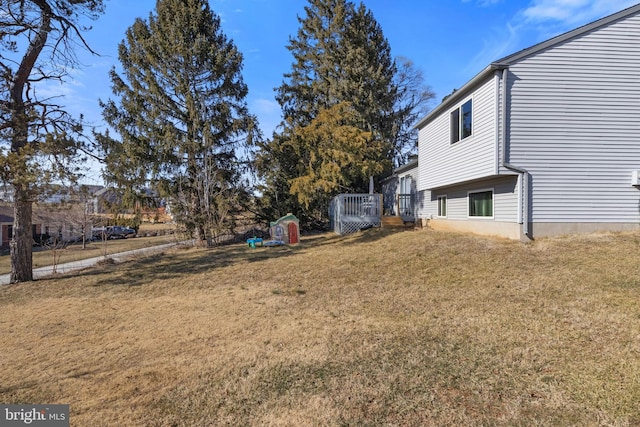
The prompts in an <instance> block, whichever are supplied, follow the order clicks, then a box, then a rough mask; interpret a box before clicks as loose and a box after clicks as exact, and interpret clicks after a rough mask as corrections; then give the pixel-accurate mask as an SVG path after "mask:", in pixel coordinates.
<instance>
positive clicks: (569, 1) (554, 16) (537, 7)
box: [522, 0, 636, 26]
mask: <svg viewBox="0 0 640 427" xmlns="http://www.w3.org/2000/svg"><path fill="white" fill-rule="evenodd" d="M635 3H636V0H626V1H625V0H615V1H611V0H535V1H534V2H533V4H532V5H530V6H529V7H527V8H526V9H524V10H523V11H522V16H523V19H524V20H525V21H526V22H532V23H555V24H561V25H566V26H574V25H576V24H585V23H588V22H591V21H594V20H596V19H599V18H601V17H603V16H607V15H610V14H612V13H615V12H617V11H619V10H622V9H625V8H627V7H630V6H632V5H634V4H635Z"/></svg>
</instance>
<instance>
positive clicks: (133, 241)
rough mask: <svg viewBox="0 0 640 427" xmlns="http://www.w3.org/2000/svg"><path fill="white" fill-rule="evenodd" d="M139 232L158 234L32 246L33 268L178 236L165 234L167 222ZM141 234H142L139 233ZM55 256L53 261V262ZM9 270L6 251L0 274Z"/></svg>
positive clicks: (127, 249)
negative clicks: (83, 244) (57, 245)
mask: <svg viewBox="0 0 640 427" xmlns="http://www.w3.org/2000/svg"><path fill="white" fill-rule="evenodd" d="M140 230H141V233H144V232H147V231H154V232H158V233H159V235H157V236H153V237H136V238H128V239H116V240H107V241H95V242H87V243H86V247H85V248H83V247H82V243H74V244H70V245H68V246H67V247H65V248H64V249H56V250H51V249H49V248H43V247H34V248H33V258H32V260H33V268H39V267H45V266H49V265H53V264H54V263H57V264H58V265H59V264H62V263H65V262H71V261H79V260H83V259H88V258H93V257H99V256H104V255H112V254H115V253H119V252H124V251H130V250H134V249H141V248H147V247H151V246H157V245H162V244H165V243H170V242H175V241H176V239H178V238H180V236H177V235H175V234H165V233H166V232H167V230H173V229H172V228H170V225H168V224H149V225H148V226H144V227H141V228H140ZM141 235H142V234H141ZM54 256H55V260H56V261H55V262H54ZM10 272H11V258H10V256H9V254H8V253H5V254H3V255H0V274H7V273H10Z"/></svg>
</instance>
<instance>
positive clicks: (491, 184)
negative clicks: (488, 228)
mask: <svg viewBox="0 0 640 427" xmlns="http://www.w3.org/2000/svg"><path fill="white" fill-rule="evenodd" d="M517 182H518V177H517V176H509V177H501V178H494V179H490V180H483V181H480V182H475V183H474V184H473V185H465V186H455V187H450V188H446V189H444V188H443V189H439V190H435V191H432V192H431V193H430V194H429V195H430V200H427V201H426V202H425V205H424V208H423V210H422V211H421V217H423V218H436V216H437V212H438V197H439V196H447V219H449V220H467V219H468V206H469V205H468V198H467V193H468V192H469V191H479V190H487V189H492V190H493V215H494V217H493V218H492V219H486V221H496V222H513V223H515V222H517V221H518V186H517V185H516V184H517ZM480 219H481V220H485V219H482V218H480Z"/></svg>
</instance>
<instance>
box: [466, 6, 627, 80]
mask: <svg viewBox="0 0 640 427" xmlns="http://www.w3.org/2000/svg"><path fill="white" fill-rule="evenodd" d="M468 1H470V0H468ZM478 1H482V0H478ZM484 1H485V2H490V1H493V0H484ZM636 3H637V0H532V1H531V2H530V3H529V5H528V6H527V7H525V8H523V9H520V10H519V11H516V12H515V13H514V15H513V16H512V18H511V19H510V20H509V21H508V22H507V23H505V25H504V26H503V27H496V28H492V29H489V30H488V32H487V34H486V35H485V36H484V38H483V47H482V49H481V50H480V51H479V52H478V54H477V55H476V56H475V57H474V58H473V60H472V61H470V63H469V65H468V66H467V67H465V71H466V72H467V73H471V72H472V71H473V72H477V71H479V70H481V69H482V68H484V67H485V66H486V65H488V64H489V63H491V62H492V61H495V60H498V59H500V58H502V57H504V56H507V55H510V54H512V53H515V52H517V51H519V50H521V49H523V48H527V47H530V46H533V45H535V44H536V43H539V42H541V41H544V40H547V39H550V38H552V37H555V36H557V35H559V34H562V33H564V32H567V31H571V30H573V29H574V28H577V27H579V26H581V25H585V24H588V23H589V22H593V21H595V20H597V19H600V18H602V17H605V16H607V15H611V14H613V13H616V12H618V11H620V10H623V9H625V8H627V7H630V6H632V5H634V4H636Z"/></svg>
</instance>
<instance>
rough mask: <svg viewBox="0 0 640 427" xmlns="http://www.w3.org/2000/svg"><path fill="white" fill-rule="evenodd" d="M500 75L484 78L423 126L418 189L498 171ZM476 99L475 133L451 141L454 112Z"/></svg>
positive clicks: (480, 176) (473, 124) (446, 184)
mask: <svg viewBox="0 0 640 427" xmlns="http://www.w3.org/2000/svg"><path fill="white" fill-rule="evenodd" d="M497 82H498V81H497V79H495V78H494V77H493V76H491V77H490V78H488V79H486V80H485V81H483V82H482V83H481V84H479V86H477V87H476V89H475V90H473V91H472V93H469V94H465V96H462V94H460V95H458V96H460V98H459V100H458V101H457V102H456V103H454V104H452V105H451V107H450V108H449V109H447V110H445V111H443V112H442V113H441V114H439V115H437V116H436V117H434V118H433V119H432V120H431V121H430V122H428V123H426V124H425V125H424V126H423V127H421V128H420V129H419V136H418V138H419V141H420V142H419V153H418V157H419V159H420V161H419V174H418V183H417V184H418V185H417V189H418V190H419V191H420V190H427V189H433V188H438V187H443V186H448V185H452V184H456V183H459V182H463V181H470V180H475V179H480V178H485V177H489V176H494V175H496V174H497V167H498V165H497V161H496V160H497V151H496V150H497V142H496V111H497V108H496V93H497V92H496V91H497V86H496V85H497ZM469 99H472V100H473V101H472V135H471V136H469V137H467V138H465V139H463V140H460V141H458V142H456V143H454V144H451V140H450V115H451V111H453V110H455V109H456V108H459V107H460V106H461V105H462V104H464V103H465V102H466V101H468V100H469Z"/></svg>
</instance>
